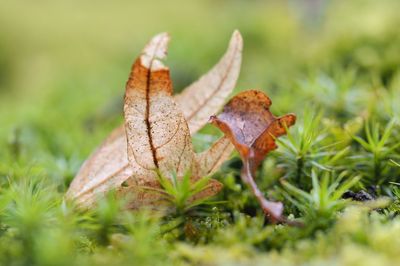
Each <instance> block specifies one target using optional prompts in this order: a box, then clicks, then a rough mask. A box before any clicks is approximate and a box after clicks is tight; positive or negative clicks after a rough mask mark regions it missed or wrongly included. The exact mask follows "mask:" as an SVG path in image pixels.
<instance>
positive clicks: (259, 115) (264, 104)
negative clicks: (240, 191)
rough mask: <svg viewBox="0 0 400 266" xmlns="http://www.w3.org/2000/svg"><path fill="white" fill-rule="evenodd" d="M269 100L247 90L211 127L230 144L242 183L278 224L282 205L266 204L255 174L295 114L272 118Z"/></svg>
mask: <svg viewBox="0 0 400 266" xmlns="http://www.w3.org/2000/svg"><path fill="white" fill-rule="evenodd" d="M270 106H271V100H270V99H269V98H268V96H267V95H265V94H264V93H262V92H261V91H256V90H249V91H245V92H242V93H240V94H238V95H236V96H235V97H234V98H233V99H231V100H230V101H229V102H228V104H227V105H225V107H224V109H223V112H222V113H221V114H220V115H218V117H216V116H213V117H211V123H212V124H214V125H216V126H217V127H219V128H220V129H221V130H222V131H223V132H224V133H225V135H226V136H227V137H228V138H229V139H230V140H231V141H232V143H233V145H234V146H235V147H236V149H237V150H238V152H239V154H240V156H241V158H242V160H243V169H242V179H243V181H244V182H245V183H247V184H248V185H249V186H250V188H251V189H252V190H253V193H254V195H255V196H256V197H257V199H258V201H259V202H260V204H261V206H262V208H263V210H264V211H265V213H267V214H269V215H270V216H271V217H272V219H273V220H278V221H281V220H282V219H283V217H282V211H283V205H282V203H280V202H270V201H268V200H266V199H265V198H264V196H263V194H262V192H261V191H260V190H259V189H258V187H257V185H256V183H255V181H254V178H253V176H254V174H255V171H256V169H257V167H258V166H259V164H260V163H261V161H262V160H263V159H264V158H265V156H266V155H267V154H268V152H270V151H271V150H274V149H276V148H277V145H276V143H275V139H276V138H277V137H279V136H282V135H284V134H285V133H286V129H287V128H288V127H290V126H292V125H293V124H294V123H295V122H296V116H295V115H294V114H289V115H285V116H282V117H278V118H277V117H275V116H274V115H273V114H272V113H271V112H270V111H269V107H270Z"/></svg>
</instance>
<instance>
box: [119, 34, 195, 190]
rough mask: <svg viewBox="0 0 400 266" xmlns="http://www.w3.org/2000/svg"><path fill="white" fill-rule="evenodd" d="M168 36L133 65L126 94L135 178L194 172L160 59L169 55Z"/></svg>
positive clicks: (189, 145)
mask: <svg viewBox="0 0 400 266" xmlns="http://www.w3.org/2000/svg"><path fill="white" fill-rule="evenodd" d="M167 42H168V37H167V35H161V36H159V38H157V36H156V37H155V38H154V39H153V40H152V42H151V43H150V44H149V45H148V46H147V47H146V48H145V49H144V52H143V54H142V56H141V57H140V58H139V59H137V60H136V62H135V64H134V65H133V68H132V72H131V76H130V78H129V80H128V83H127V85H126V93H125V106H124V113H125V130H126V135H127V140H128V159H129V162H130V164H131V166H132V167H133V171H134V177H135V179H137V180H139V183H141V182H144V181H141V179H145V180H149V179H150V177H152V178H153V179H154V180H157V174H156V172H155V171H156V170H157V169H158V170H159V171H160V173H161V174H162V175H164V176H166V177H169V176H171V175H172V173H176V174H177V175H178V176H182V175H184V172H185V171H188V170H191V171H192V170H193V169H192V168H193V161H194V152H193V147H192V143H191V139H190V132H189V128H188V125H187V123H186V121H185V118H184V116H183V114H182V113H181V111H180V109H179V107H178V106H177V104H176V103H175V102H174V100H173V98H172V84H171V80H170V76H169V70H168V68H166V67H164V66H163V64H162V63H161V61H160V60H159V59H162V58H163V57H164V56H163V55H164V54H165V52H166V47H167Z"/></svg>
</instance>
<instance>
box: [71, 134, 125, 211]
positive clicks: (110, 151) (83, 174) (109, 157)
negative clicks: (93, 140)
mask: <svg viewBox="0 0 400 266" xmlns="http://www.w3.org/2000/svg"><path fill="white" fill-rule="evenodd" d="M124 131H125V130H124V128H122V127H119V128H117V129H115V130H114V131H113V132H112V133H111V134H110V136H109V137H108V138H107V139H106V140H105V141H104V142H103V144H102V145H101V146H100V147H99V148H97V149H96V150H95V151H94V152H93V154H92V155H91V156H90V157H89V159H88V160H86V161H85V163H84V164H83V165H82V167H81V169H80V170H79V172H78V173H77V175H76V176H75V178H74V180H73V181H72V183H71V185H70V187H69V189H68V191H67V194H66V198H67V199H75V201H76V203H77V204H79V205H80V206H84V207H90V206H92V205H93V204H94V203H95V200H96V195H102V194H105V193H107V192H108V191H109V190H110V189H112V188H117V187H118V186H120V184H121V183H122V182H124V181H125V180H126V179H127V178H128V177H129V176H131V175H132V174H133V171H132V168H131V167H130V166H129V163H128V156H127V153H126V151H125V152H121V149H123V148H124V149H126V147H127V146H126V139H125V138H121V137H120V136H121V133H124Z"/></svg>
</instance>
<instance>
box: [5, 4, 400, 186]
mask: <svg viewBox="0 0 400 266" xmlns="http://www.w3.org/2000/svg"><path fill="white" fill-rule="evenodd" d="M1 6H2V8H1V9H0V40H1V42H0V144H1V147H3V148H2V149H1V152H0V156H1V157H2V158H5V159H3V160H2V161H3V167H2V168H3V169H4V170H3V171H4V172H6V173H7V172H8V171H9V170H8V169H9V163H8V162H9V160H10V159H12V158H14V157H13V156H15V155H10V154H13V153H14V154H15V153H17V156H18V157H19V159H21V158H22V160H23V159H24V158H25V159H26V160H23V163H21V164H24V163H29V164H32V165H37V164H38V163H39V164H41V163H42V162H43V161H44V162H46V163H50V164H51V165H53V164H56V165H58V164H60V162H59V160H61V165H62V166H61V167H64V168H65V167H66V168H68V169H67V170H65V169H64V170H63V171H67V172H68V178H66V179H67V181H68V182H69V180H70V179H71V178H72V177H73V175H74V173H75V172H76V170H77V167H78V166H79V164H80V163H81V162H82V161H83V160H84V158H86V156H87V155H88V154H89V153H90V151H91V150H92V149H93V148H94V147H95V146H96V145H98V144H99V143H100V141H101V140H102V139H103V138H104V137H105V136H106V135H107V134H108V133H109V132H110V130H111V129H112V128H113V127H115V126H116V125H117V124H119V123H121V121H122V97H123V94H124V84H125V81H126V79H127V76H128V73H129V70H130V66H131V63H132V62H133V60H134V59H135V58H136V56H137V55H138V54H139V53H140V51H141V49H142V47H143V46H144V44H145V43H146V42H147V41H148V40H149V38H150V37H151V36H153V35H154V34H156V33H158V32H161V31H168V32H169V33H170V34H171V36H172V41H171V43H170V50H169V55H168V59H167V62H166V63H167V65H169V66H170V68H171V72H172V78H173V82H174V88H175V91H180V90H181V89H182V88H184V87H185V86H186V85H188V84H189V83H190V82H192V81H194V80H195V79H197V78H198V77H199V76H200V75H201V74H202V73H204V72H205V71H207V70H208V69H209V68H210V67H211V66H212V65H213V64H215V63H216V62H217V60H218V59H219V58H220V56H221V55H222V54H223V52H224V51H225V49H226V46H227V43H228V40H229V38H230V35H231V33H232V31H233V30H234V29H239V30H240V32H241V33H242V35H243V38H244V52H243V65H242V70H241V74H240V77H239V81H238V84H237V90H238V91H239V90H243V89H249V88H260V89H263V90H265V91H266V92H267V93H268V94H269V95H270V96H271V98H272V99H273V101H274V105H273V109H274V112H275V113H277V114H283V113H284V112H295V113H297V114H298V116H299V117H300V118H301V116H302V113H303V110H304V107H305V106H310V105H313V106H315V107H316V108H321V109H323V110H324V111H325V115H326V116H327V117H334V118H335V119H336V120H339V122H345V121H346V120H347V119H349V118H352V117H355V116H368V115H369V114H370V113H371V112H372V111H374V110H375V109H377V108H381V107H380V106H381V104H380V101H381V98H380V97H379V95H381V94H387V93H388V92H390V93H396V92H393V89H391V88H392V87H396V88H398V84H399V78H398V76H399V75H398V72H399V71H398V70H399V65H400V52H399V44H400V34H399V28H398V26H399V25H400V16H399V15H398V10H400V9H399V8H400V2H399V1H396V0H383V1H372V0H364V1H361V0H353V1H348V0H347V1H346V0H342V1H318V0H299V1H255V0H253V1H239V0H235V1H224V0H212V1H211V0H207V1H175V0H174V1H118V2H111V1H95V2H94V1H44V0H43V1H3V3H2V5H1ZM382 88H383V89H382ZM396 91H398V90H396ZM396 95H398V94H396ZM393 99H394V98H393V97H386V98H385V105H384V106H383V107H382V108H383V109H385V110H386V111H387V112H388V113H390V115H391V114H392V113H393V112H397V113H396V114H397V115H398V113H399V109H400V108H398V107H396V105H395V104H394V103H393V101H392V102H389V103H386V102H387V100H389V101H390V100H393ZM382 108H381V109H382ZM396 108H397V109H396ZM387 109H390V110H387ZM394 109H396V110H394ZM371 110H372V111H371ZM379 110H380V109H379ZM54 158H56V163H55V162H54V161H55V160H54ZM60 158H61V159H60ZM71 160H72V161H73V162H71ZM11 161H13V160H11ZM71 165H72V166H71ZM57 167H60V166H57ZM63 175H64V176H63ZM60 179H65V173H64V174H63V173H61V174H60ZM68 182H67V183H68Z"/></svg>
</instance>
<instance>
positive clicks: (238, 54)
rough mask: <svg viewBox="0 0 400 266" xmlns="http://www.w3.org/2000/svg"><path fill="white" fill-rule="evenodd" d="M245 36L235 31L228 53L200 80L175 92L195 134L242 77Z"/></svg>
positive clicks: (216, 110)
mask: <svg viewBox="0 0 400 266" xmlns="http://www.w3.org/2000/svg"><path fill="white" fill-rule="evenodd" d="M242 49H243V40H242V36H241V35H240V33H239V31H234V32H233V34H232V38H231V40H230V43H229V46H228V49H227V51H226V52H225V55H224V56H223V57H222V58H221V59H220V61H219V62H218V63H217V64H216V65H215V66H214V67H213V68H212V69H211V70H210V71H209V72H207V73H206V74H204V75H203V76H202V77H200V79H199V80H197V81H196V82H194V83H193V84H191V85H190V86H188V87H187V88H186V89H185V90H184V91H183V92H182V93H181V94H179V95H177V96H176V101H177V102H178V104H179V106H180V107H181V110H182V111H183V113H184V114H185V117H186V120H187V121H188V123H189V127H190V131H191V133H192V134H193V133H194V132H196V131H198V130H199V129H200V128H202V127H203V126H204V125H205V124H206V123H207V121H208V119H209V118H210V115H212V114H215V113H216V112H218V111H219V109H220V108H221V106H222V105H223V104H224V102H225V99H226V97H228V96H229V94H230V93H231V92H232V90H233V89H234V87H235V85H236V81H237V79H238V77H239V72H240V65H241V62H242Z"/></svg>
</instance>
